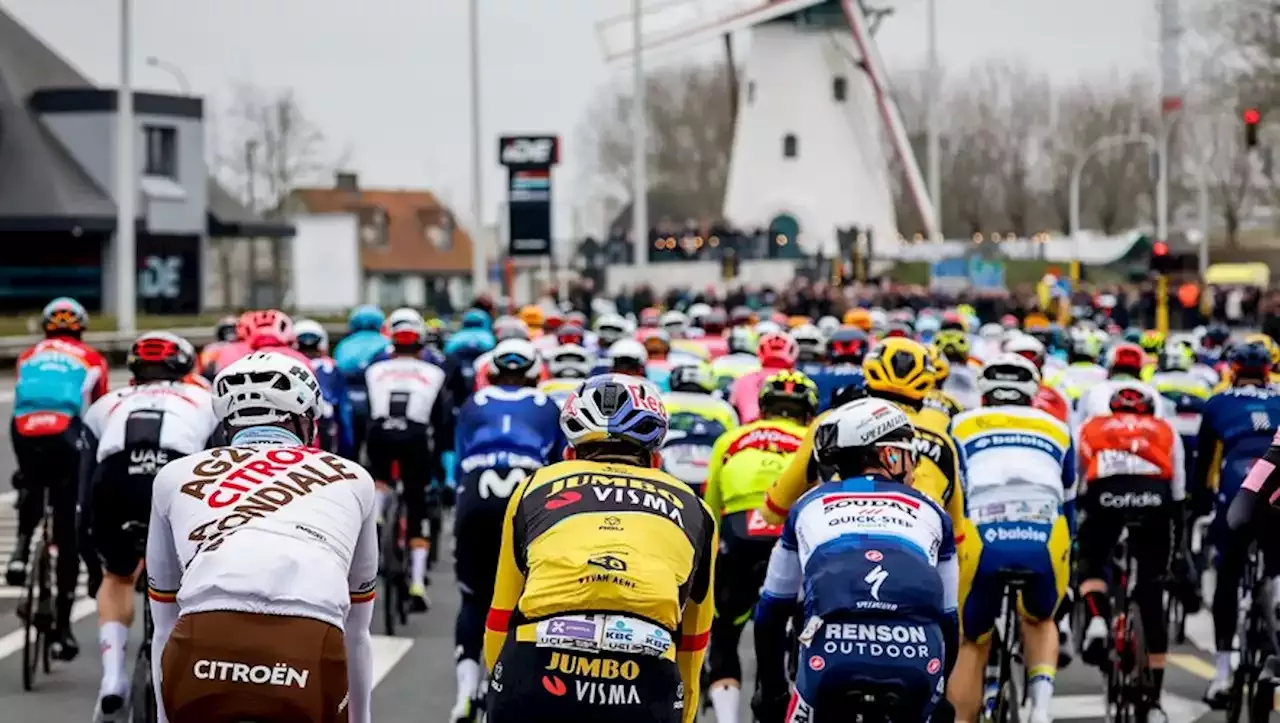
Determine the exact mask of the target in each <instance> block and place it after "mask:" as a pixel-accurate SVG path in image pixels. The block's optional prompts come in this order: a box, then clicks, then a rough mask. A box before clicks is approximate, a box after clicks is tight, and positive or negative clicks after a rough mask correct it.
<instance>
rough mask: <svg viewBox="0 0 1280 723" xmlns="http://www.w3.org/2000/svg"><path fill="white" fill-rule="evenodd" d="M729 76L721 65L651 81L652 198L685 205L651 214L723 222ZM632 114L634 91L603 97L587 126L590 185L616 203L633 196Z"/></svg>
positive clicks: (675, 71) (679, 70) (673, 71)
mask: <svg viewBox="0 0 1280 723" xmlns="http://www.w3.org/2000/svg"><path fill="white" fill-rule="evenodd" d="M730 75H731V74H730V73H729V68H728V66H727V65H725V64H723V63H718V64H710V65H687V66H679V67H673V68H664V69H661V70H657V71H654V72H653V73H651V74H650V75H649V76H648V78H647V85H646V89H645V106H646V108H645V112H646V115H647V119H648V123H649V138H648V149H647V156H648V171H649V188H650V192H651V193H653V194H659V195H660V196H661V197H662V198H664V199H679V200H680V203H679V206H680V207H679V208H671V209H663V208H654V209H651V210H652V212H653V213H655V214H662V213H664V212H665V213H668V214H679V215H682V216H692V217H696V218H699V219H703V220H715V219H718V218H719V216H720V214H721V211H722V208H723V204H724V192H725V184H726V183H727V181H728V175H729V155H730V153H731V151H732V149H733V128H734V120H735V119H734V116H733V109H732V97H731V92H730V91H731V88H730V83H731V81H730ZM631 108H632V96H631V94H630V93H628V92H625V91H622V90H617V91H614V92H611V93H606V94H604V95H602V96H601V97H600V99H599V101H597V102H596V103H595V104H594V105H593V107H592V108H591V109H590V110H589V112H588V114H587V118H586V122H585V123H584V125H583V128H582V133H583V140H584V145H585V146H586V148H587V152H588V153H589V154H590V156H591V162H590V166H591V167H592V169H593V171H592V172H593V179H592V180H593V181H594V182H595V183H596V185H597V187H599V188H600V189H601V191H602V194H603V195H605V196H608V197H612V198H615V199H630V197H631V168H632V134H631V123H630V119H631ZM678 220H679V221H681V222H683V221H684V220H685V219H684V218H680V219H678Z"/></svg>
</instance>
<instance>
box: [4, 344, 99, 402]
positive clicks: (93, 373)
mask: <svg viewBox="0 0 1280 723" xmlns="http://www.w3.org/2000/svg"><path fill="white" fill-rule="evenodd" d="M44 355H53V356H60V357H63V358H71V359H75V360H76V362H77V363H79V364H81V365H83V366H84V368H85V372H86V373H85V378H84V388H83V400H84V404H83V407H82V411H83V410H87V409H88V408H89V405H90V404H93V403H94V402H96V401H97V400H98V399H100V398H102V396H103V395H104V394H106V393H107V374H108V372H109V371H110V370H109V368H108V367H107V358H106V357H104V356H102V353H101V352H99V351H98V350H97V349H94V348H93V347H91V346H89V345H88V344H86V343H85V342H83V341H81V340H80V339H75V338H72V337H69V336H55V337H50V338H48V339H41V340H40V341H38V342H36V343H35V345H34V346H32V347H31V348H30V349H28V350H26V351H24V352H22V354H20V355H19V356H18V363H17V364H16V365H15V366H17V367H18V369H22V367H23V365H24V364H25V363H26V362H28V361H30V360H32V359H34V358H36V357H41V356H44Z"/></svg>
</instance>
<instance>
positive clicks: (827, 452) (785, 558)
mask: <svg viewBox="0 0 1280 723" xmlns="http://www.w3.org/2000/svg"><path fill="white" fill-rule="evenodd" d="M913 436H914V435H913V430H912V426H911V421H910V420H909V419H908V418H907V415H906V414H905V413H904V412H903V411H902V410H901V409H900V408H899V407H898V406H897V405H895V404H893V403H891V402H888V401H886V400H881V399H863V400H859V401H855V402H853V403H851V404H848V405H846V406H844V407H841V408H839V409H837V410H836V411H834V412H833V413H831V414H830V415H829V416H827V417H826V418H825V419H824V420H823V421H822V422H820V423H819V425H818V431H817V439H818V443H817V447H816V449H817V453H818V455H819V459H820V463H821V464H822V465H823V466H824V467H825V468H829V469H830V470H831V472H832V474H833V475H838V481H827V482H823V483H821V484H820V485H819V486H818V487H817V488H816V489H815V490H813V491H811V492H810V493H809V494H806V495H805V496H804V497H803V498H801V500H800V501H799V502H798V503H797V504H796V507H795V509H793V510H792V511H791V513H790V514H789V515H788V516H787V521H786V525H785V527H784V528H783V532H782V536H781V539H780V540H779V542H778V545H777V546H776V547H774V549H773V552H772V555H771V557H770V559H769V567H768V574H767V576H766V577H765V583H764V589H763V590H762V592H761V596H760V604H759V605H758V607H757V608H756V613H755V650H756V661H757V665H758V670H757V678H758V682H757V692H756V696H755V697H754V699H753V701H752V708H753V710H754V711H755V713H756V718H757V720H760V721H778V720H784V715H785V716H786V717H785V720H788V721H808V720H814V719H817V720H832V719H839V718H841V717H843V716H842V715H841V714H840V711H844V712H846V714H847V712H848V711H849V708H848V706H849V703H850V701H849V698H848V697H847V693H848V692H849V691H850V689H858V690H860V691H864V692H869V693H881V694H885V697H884V698H883V699H880V700H879V702H880V703H881V704H882V705H885V707H886V708H887V710H886V711H884V713H885V716H884V717H885V719H887V720H901V721H908V720H911V721H924V720H929V719H930V717H931V715H933V716H934V717H935V718H937V719H944V718H946V716H945V715H940V713H941V708H942V707H944V706H945V703H943V701H942V691H943V682H944V680H945V677H946V676H947V674H948V673H950V672H951V668H952V664H953V662H954V660H955V652H954V651H955V642H956V638H957V623H956V586H957V577H958V575H957V566H956V558H955V555H956V551H955V537H954V534H953V529H952V527H951V521H950V519H949V518H948V517H947V514H946V513H945V512H943V511H942V509H941V508H939V507H938V505H937V504H936V503H935V502H933V501H932V500H930V499H929V498H928V497H927V496H926V495H925V494H923V493H922V492H920V491H919V490H918V489H916V488H915V487H914V486H913V485H912V478H913V471H914V468H915V461H916V459H917V457H916V451H915V448H914V446H913V443H912V439H913ZM801 590H803V591H804V602H803V620H804V622H803V623H802V624H798V625H797V626H796V627H797V629H798V630H799V634H798V638H799V644H800V648H799V652H798V655H796V656H795V657H796V659H797V661H798V665H797V668H798V673H797V676H796V683H795V692H794V693H792V694H791V695H790V701H789V702H788V700H787V699H788V693H787V679H786V671H785V668H784V660H785V658H786V655H787V652H788V651H787V648H788V645H787V636H786V632H785V628H786V624H787V622H788V620H790V619H791V618H792V611H793V610H794V609H795V607H796V606H797V603H796V598H797V596H798V595H799V594H800V592H801ZM940 704H941V705H940ZM935 708H937V709H938V710H937V713H935Z"/></svg>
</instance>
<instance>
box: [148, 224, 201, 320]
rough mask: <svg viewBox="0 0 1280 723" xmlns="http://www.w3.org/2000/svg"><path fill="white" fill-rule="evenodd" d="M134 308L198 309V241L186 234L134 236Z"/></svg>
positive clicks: (163, 311) (155, 310)
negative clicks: (135, 250)
mask: <svg viewBox="0 0 1280 723" xmlns="http://www.w3.org/2000/svg"><path fill="white" fill-rule="evenodd" d="M137 244H138V281H137V284H138V286H137V288H138V311H140V312H143V313H146V314H198V313H200V291H201V289H200V286H201V279H202V278H203V277H202V276H201V275H200V241H199V239H196V238H193V237H190V236H152V235H148V234H139V236H138V241H137Z"/></svg>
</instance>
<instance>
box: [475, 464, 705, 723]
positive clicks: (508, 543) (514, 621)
mask: <svg viewBox="0 0 1280 723" xmlns="http://www.w3.org/2000/svg"><path fill="white" fill-rule="evenodd" d="M717 548H718V541H717V536H716V531H715V522H714V520H713V519H712V516H711V512H710V510H708V509H707V506H706V504H705V503H704V502H703V501H702V500H700V499H698V497H697V495H695V494H694V493H693V492H692V491H691V490H690V489H689V488H688V486H686V485H685V484H684V483H683V482H680V481H679V480H676V479H675V478H673V477H671V476H670V475H668V474H666V473H664V472H661V471H658V470H654V469H648V468H642V467H633V466H630V465H620V464H602V463H596V462H584V461H573V462H562V463H560V464H555V465H551V466H549V467H544V468H542V469H540V470H538V471H537V472H535V473H534V475H533V476H532V477H530V478H529V479H527V480H525V481H524V482H522V483H521V485H520V487H519V488H518V489H517V490H516V492H515V494H514V496H513V499H512V502H511V503H510V504H509V505H508V506H507V511H506V519H505V521H504V523H503V528H502V552H501V556H500V557H499V559H498V574H497V580H496V587H495V591H494V596H493V606H492V607H491V608H490V610H489V615H488V619H487V621H486V623H485V625H486V633H485V659H486V663H487V665H488V668H489V670H490V671H491V675H494V674H497V673H498V671H495V670H494V665H495V664H496V663H497V661H498V656H499V653H500V652H502V651H503V648H504V645H506V644H507V642H508V635H509V634H511V635H512V636H513V637H514V639H515V640H514V641H513V642H514V643H515V644H517V645H518V644H519V643H522V642H523V643H534V644H537V645H538V646H539V647H543V646H548V647H558V646H566V647H570V648H572V649H576V650H579V651H590V652H593V653H599V654H604V653H607V652H612V651H618V652H628V651H630V652H637V653H639V652H642V651H648V652H650V653H652V654H653V656H654V657H657V658H660V659H669V656H673V655H674V657H675V658H676V660H677V663H678V666H679V670H680V677H681V679H682V681H683V686H684V701H683V706H684V707H683V717H684V719H685V721H686V723H692V721H693V720H694V718H695V717H696V715H697V713H698V705H697V698H698V689H699V680H698V675H699V671H700V670H701V668H702V658H703V655H704V650H705V648H706V645H707V639H708V637H709V635H708V630H709V628H710V626H711V620H712V616H713V612H714V611H713V605H712V601H711V571H712V569H713V568H714V566H715V556H716V551H717ZM584 612H586V613H592V614H590V615H575V613H584ZM619 617H625V619H622V620H616V619H615V620H610V618H619ZM538 621H542V622H540V623H539V622H538ZM618 622H620V623H622V625H621V627H620V630H621V631H622V632H623V633H625V634H624V635H616V634H615V635H611V634H610V630H607V629H602V628H604V627H609V628H612V627H613V626H614V625H615V624H616V623H618ZM639 623H644V624H646V625H647V627H648V630H647V633H646V635H644V636H643V637H642V636H638V635H635V634H634V633H635V629H636V628H637V626H638V624H639ZM677 641H678V642H677Z"/></svg>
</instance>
